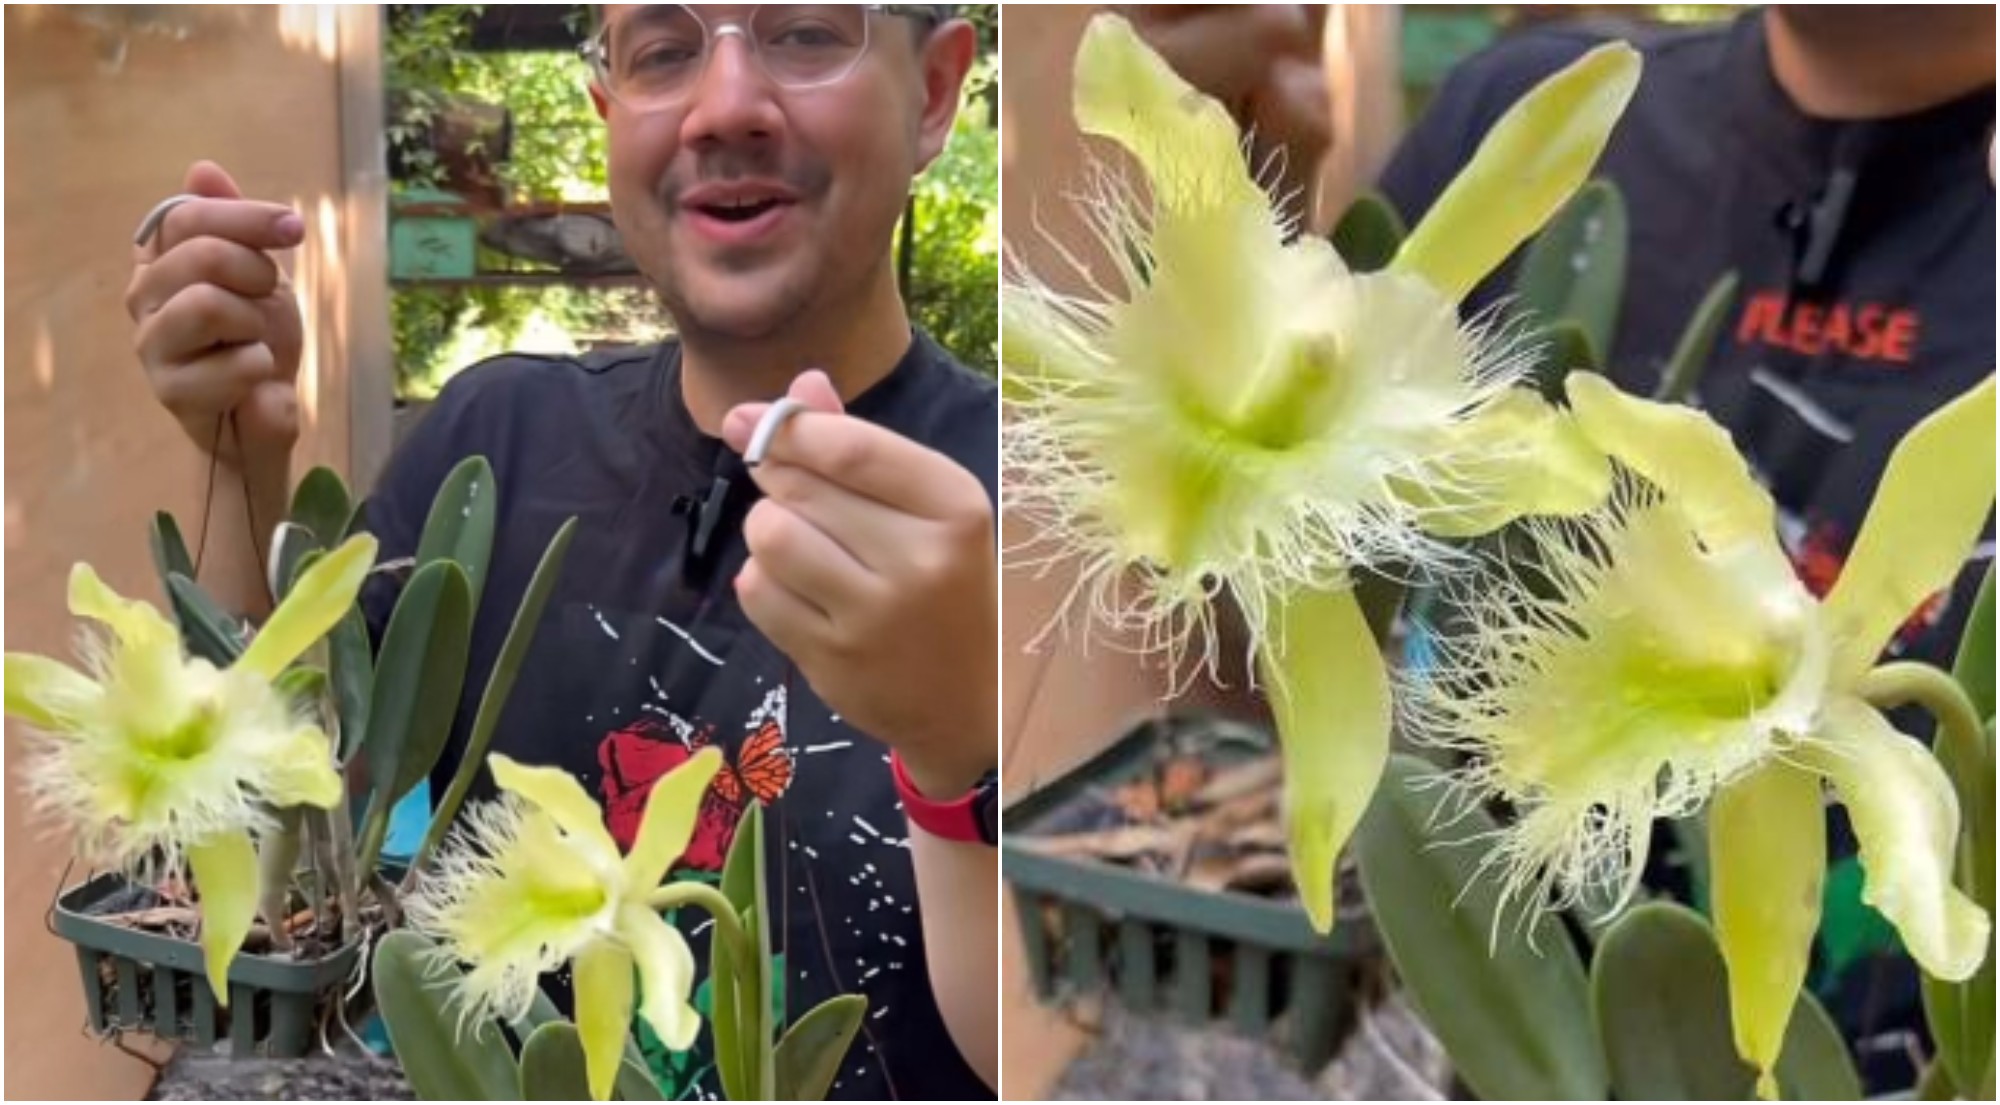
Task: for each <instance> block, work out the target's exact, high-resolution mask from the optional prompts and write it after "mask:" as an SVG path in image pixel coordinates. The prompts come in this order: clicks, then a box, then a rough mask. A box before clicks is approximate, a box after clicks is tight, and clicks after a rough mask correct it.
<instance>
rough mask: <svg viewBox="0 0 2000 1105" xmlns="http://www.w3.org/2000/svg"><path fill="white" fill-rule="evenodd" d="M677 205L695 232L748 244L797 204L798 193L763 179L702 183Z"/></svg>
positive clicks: (771, 228) (725, 241) (774, 227)
mask: <svg viewBox="0 0 2000 1105" xmlns="http://www.w3.org/2000/svg"><path fill="white" fill-rule="evenodd" d="M679 199H680V203H679V206H680V208H681V210H682V212H683V213H685V214H686V215H687V216H689V218H688V222H689V224H690V225H691V226H692V227H693V229H694V230H695V232H696V233H697V234H699V235H701V236H702V237H704V238H707V239H709V240H711V241H713V242H716V243H718V244H721V245H749V244H753V243H756V242H759V241H761V240H762V239H764V238H766V237H768V236H770V235H771V234H773V233H774V232H776V231H777V229H778V228H779V227H780V226H781V225H783V224H784V223H785V222H786V219H785V215H786V213H787V212H788V211H790V210H791V209H792V208H793V207H796V206H797V205H798V202H799V201H798V196H797V193H795V192H793V191H792V190H791V189H789V188H786V187H784V186H783V185H779V184H774V183H766V182H762V181H745V182H731V183H727V184H701V185H696V186H695V187H693V188H690V189H688V190H687V191H685V192H683V193H682V194H681V195H680V197H679Z"/></svg>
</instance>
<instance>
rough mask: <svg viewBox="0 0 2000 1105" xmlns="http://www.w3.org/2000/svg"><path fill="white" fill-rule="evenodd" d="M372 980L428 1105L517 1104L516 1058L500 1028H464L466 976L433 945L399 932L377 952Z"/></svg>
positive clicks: (395, 1042)
mask: <svg viewBox="0 0 2000 1105" xmlns="http://www.w3.org/2000/svg"><path fill="white" fill-rule="evenodd" d="M369 977H370V978H371V979H372V980H373V982H374V988H375V1001H376V1004H377V1005H378V1006H379V1007H380V1008H381V1010H382V1023H383V1025H384V1026H385V1027H387V1028H388V1030H389V1042H390V1044H391V1045H392V1046H393V1047H394V1048H395V1049H396V1059H397V1061H398V1062H399V1063H401V1064H402V1067H403V1074H404V1076H405V1077H407V1078H408V1079H409V1082H410V1088H411V1089H413V1090H415V1091H416V1092H417V1096H418V1097H420V1098H422V1099H424V1100H426V1101H514V1100H518V1099H519V1096H520V1092H521V1079H520V1074H519V1070H518V1068H517V1067H516V1065H515V1062H514V1053H513V1051H512V1050H510V1049H509V1048H508V1046H507V1039H506V1037H505V1036H503V1035H502V1034H501V1032H500V1028H499V1026H498V1025H497V1024H494V1023H491V1022H488V1021H474V1022H470V1023H466V1024H461V1023H460V1018H459V1015H458V1013H459V1010H458V1008H457V1005H456V1004H455V1002H454V999H453V996H452V995H453V994H454V993H455V992H456V990H457V989H458V987H459V986H461V985H462V981H463V972H462V971H460V969H459V968H458V967H457V966H455V965H453V964H452V963H450V962H448V961H446V960H445V959H443V958H442V957H440V956H439V954H438V948H437V946H436V945H435V944H433V943H431V941H430V940H428V939H426V938H425V937H423V936H420V935H418V934H417V933H414V932H411V931H409V930H408V929H399V930H396V931H394V932H391V933H389V934H388V935H386V936H384V937H383V938H382V941H381V943H379V944H377V945H376V946H375V958H374V961H373V966H372V968H371V969H370V972H369Z"/></svg>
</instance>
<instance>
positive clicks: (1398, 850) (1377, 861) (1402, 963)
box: [1354, 755, 1610, 1101]
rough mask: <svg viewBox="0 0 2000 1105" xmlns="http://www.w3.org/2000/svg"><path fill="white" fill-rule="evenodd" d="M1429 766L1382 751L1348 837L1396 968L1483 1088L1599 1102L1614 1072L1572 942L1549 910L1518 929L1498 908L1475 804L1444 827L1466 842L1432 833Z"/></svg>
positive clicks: (1485, 823) (1488, 829)
mask: <svg viewBox="0 0 2000 1105" xmlns="http://www.w3.org/2000/svg"><path fill="white" fill-rule="evenodd" d="M1437 773H1438V769H1437V768H1435V767H1432V766H1431V765H1430V764H1427V763H1425V762H1424V761H1422V760H1419V759H1416V758H1414V757H1410V756H1403V755H1393V756H1391V757H1389V764H1388V768H1387V770H1386V772H1385V773H1384V775H1383V779H1382V785H1381V786H1380V787H1378V788H1376V791H1375V801H1374V803H1373V804H1372V805H1370V806H1369V810H1368V816H1367V817H1366V818H1364V819H1363V820H1362V823H1361V826H1360V829H1359V830H1358V831H1357V832H1356V833H1355V837H1354V839H1355V854H1356V856H1357V857H1358V858H1359V860H1360V863H1361V883H1362V887H1363V888H1364V889H1365V890H1366V891H1367V894H1368V902H1369V907H1370V909H1371V911H1372V912H1373V914H1374V918H1375V927H1376V930H1377V931H1378V932H1380V933H1381V935H1382V942H1383V944H1384V945H1386V946H1387V948H1388V951H1389V958H1390V960H1391V961H1392V962H1393V963H1394V964H1395V967H1396V974H1397V975H1398V976H1399V977H1400V978H1401V979H1402V983H1403V985H1404V987H1405V988H1407V990H1408V991H1409V993H1410V996H1411V998H1412V999H1413V1000H1414V1002H1415V1004H1416V1006H1417V1008H1418V1010H1419V1011H1420V1012H1421V1013H1422V1014H1423V1017H1424V1021H1425V1023H1426V1024H1428V1025H1429V1026H1430V1028H1431V1030H1432V1031H1433V1032H1435V1033H1436V1034H1437V1037H1438V1039H1439V1040H1440V1041H1441V1042H1442V1043H1443V1044H1444V1048H1445V1051H1446V1053H1447V1054H1448V1055H1449V1056H1450V1057H1451V1063H1452V1067H1453V1069H1454V1070H1455V1071H1457V1073H1458V1076H1459V1077H1460V1078H1461V1079H1463V1080H1464V1081H1465V1083H1466V1085H1467V1086H1469V1087H1471V1089H1472V1090H1473V1092H1474V1093H1475V1094H1477V1095H1478V1096H1479V1097H1480V1098H1483V1099H1485V1100H1487V1101H1502V1100H1523V1101H1535V1100H1567V1101H1600V1100H1603V1099H1604V1098H1605V1094H1606V1092H1607V1091H1608V1089H1609V1086H1610V1081H1609V1076H1608V1074H1607V1073H1606V1070H1605V1060H1604V1056H1603V1053H1602V1051H1601V1050H1600V1048H1599V1046H1598V1041H1597V1032H1596V1028H1595V1027H1594V1024H1593V1022H1592V1020H1591V1013H1590V994H1589V989H1588V984H1587V981H1586V978H1585V975H1584V971H1583V964H1582V962H1581V961H1580V960H1579V959H1578V957H1577V953H1576V948H1575V947H1574V946H1573V945H1572V944H1571V943H1570V941H1569V937H1568V936H1567V934H1565V933H1564V932H1563V929H1562V925H1561V923H1560V922H1559V921H1558V920H1557V919H1556V918H1554V917H1553V916H1551V915H1549V914H1546V913H1542V912H1539V911H1537V912H1536V913H1535V914H1534V915H1533V917H1532V918H1531V919H1530V920H1528V922H1527V924H1528V927H1527V929H1526V931H1525V932H1522V933H1516V932H1514V931H1513V930H1512V928H1511V926H1513V925H1514V924H1515V923H1516V920H1515V918H1514V917H1512V916H1511V915H1510V916H1507V917H1502V916H1501V914H1500V910H1501V901H1500V888H1499V885H1498V881H1497V880H1495V879H1492V878H1489V877H1486V873H1485V872H1484V871H1483V870H1482V867H1481V865H1482V863H1483V862H1484V861H1485V858H1486V855H1487V853H1486V851H1485V849H1486V848H1487V847H1489V846H1490V842H1491V841H1492V840H1493V839H1494V838H1496V837H1497V836H1498V831H1499V830H1498V826H1497V825H1496V824H1495V823H1494V822H1493V820H1492V819H1491V818H1490V817H1488V816H1487V815H1486V813H1485V812H1484V811H1483V810H1480V809H1478V808H1476V807H1475V808H1472V809H1469V810H1467V811H1465V813H1464V814H1463V816H1461V817H1458V818H1456V819H1454V820H1453V821H1452V822H1451V825H1450V828H1449V833H1450V835H1451V837H1452V838H1453V839H1454V840H1460V841H1463V842H1464V843H1458V844H1449V845H1446V844H1441V843H1440V842H1439V839H1438V836H1437V829H1436V828H1435V827H1434V826H1433V824H1432V822H1433V806H1434V804H1435V801H1436V799H1435V798H1434V797H1426V796H1425V795H1423V794H1421V793H1420V792H1419V791H1418V790H1417V789H1416V784H1417V783H1419V782H1420V781H1421V780H1424V779H1427V778H1430V777H1433V776H1435V775H1436V774H1437ZM1517 908H1518V907H1517ZM1503 929H1506V930H1507V931H1506V932H1505V933H1504V934H1503V932H1502V930H1503Z"/></svg>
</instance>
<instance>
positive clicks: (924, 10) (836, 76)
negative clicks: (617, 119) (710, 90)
mask: <svg viewBox="0 0 2000 1105" xmlns="http://www.w3.org/2000/svg"><path fill="white" fill-rule="evenodd" d="M658 6H662V7H667V6H670V7H677V8H681V9H682V10H684V11H686V12H687V13H688V15H689V16H690V17H691V18H693V20H694V21H695V24H696V25H697V26H699V27H700V28H701V29H702V46H701V60H700V63H699V64H698V65H697V66H696V67H695V71H694V74H693V76H692V77H691V78H690V79H689V80H688V82H687V84H686V86H685V87H684V88H682V89H681V90H680V91H679V92H678V93H676V94H673V95H668V96H662V97H656V98H654V99H651V100H636V99H634V98H629V97H627V96H623V95H620V94H619V92H618V88H617V82H616V81H615V80H614V79H613V76H612V72H611V34H612V32H613V31H615V30H617V28H618V24H614V23H611V22H606V23H605V24H604V25H603V26H601V27H599V28H598V29H597V30H596V31H595V32H594V33H592V34H591V36H590V37H589V38H588V39H586V40H584V42H583V43H582V44H581V45H579V46H578V47H577V54H578V55H579V56H580V57H582V58H583V61H584V63H585V64H586V65H588V66H589V67H590V72H591V76H592V78H593V79H594V80H595V81H596V82H597V86H598V87H599V88H601V89H603V90H604V93H605V95H607V96H609V97H611V98H612V99H613V100H616V101H617V102H618V103H619V104H620V105H622V106H624V107H626V108H628V109H630V110H633V111H639V112H652V111H663V110H666V109H668V108H673V107H679V106H681V105H682V104H684V103H686V102H687V101H688V99H689V98H690V97H691V96H692V94H693V91H694V89H696V88H697V87H699V86H700V84H701V78H702V76H703V74H705V73H706V72H707V71H708V64H709V62H710V60H712V59H713V57H714V55H715V44H716V43H717V42H718V41H719V40H720V39H722V38H723V37H724V36H726V35H731V34H733V35H736V36H738V37H740V38H741V39H742V40H743V44H744V47H745V48H746V49H747V50H749V51H750V58H751V62H752V63H753V64H754V65H756V67H757V71H758V72H759V73H761V74H762V75H763V76H764V79H766V80H768V81H770V82H771V83H772V84H773V85H776V86H777V87H779V88H782V89H785V90H786V91H793V92H796V91H805V90H809V89H814V88H826V87H829V86H831V85H835V84H839V83H840V82H841V81H844V80H846V79H847V78H848V77H849V76H851V75H852V74H853V73H854V70H855V69H857V68H859V67H860V65H861V61H862V59H863V58H866V57H867V56H868V48H869V47H870V46H871V45H873V43H874V34H873V24H874V21H873V20H872V19H868V18H865V17H866V16H873V15H891V16H901V17H903V18H907V19H915V20H919V21H922V22H925V23H933V22H935V21H936V9H934V8H932V7H929V6H926V5H922V4H855V5H851V6H852V7H855V8H858V9H860V10H861V11H862V12H863V13H864V18H863V19H862V21H861V48H860V49H858V50H856V51H855V52H854V56H853V57H852V58H850V59H849V60H848V62H847V64H846V65H844V66H842V67H841V69H840V70H839V71H838V72H836V73H833V74H831V75H829V76H825V77H821V78H818V79H815V80H810V81H804V82H800V81H796V80H787V79H785V78H784V77H783V76H782V75H780V74H779V73H777V72H775V71H774V70H773V69H772V68H771V66H769V65H767V64H766V63H765V61H764V56H763V49H762V47H760V46H759V45H758V42H757V38H756V36H755V35H752V34H751V33H750V26H751V25H752V24H753V23H755V22H756V19H757V13H758V12H759V11H761V10H762V9H764V8H766V7H791V6H793V5H781V4H769V5H766V4H759V5H757V6H756V7H754V8H751V9H750V11H749V12H748V13H746V14H745V15H743V16H741V17H740V18H737V19H730V20H719V21H717V22H716V23H714V24H712V25H711V24H710V23H709V21H708V20H706V19H703V18H702V17H701V13H700V12H699V11H696V10H695V8H694V7H693V6H692V5H688V4H673V5H658ZM842 6H848V5H842ZM621 22H622V21H621Z"/></svg>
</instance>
